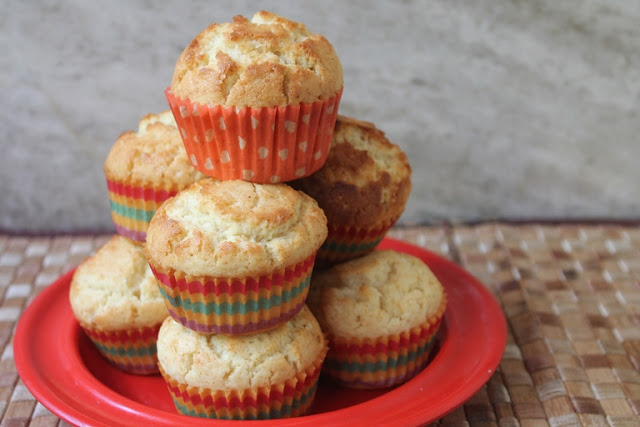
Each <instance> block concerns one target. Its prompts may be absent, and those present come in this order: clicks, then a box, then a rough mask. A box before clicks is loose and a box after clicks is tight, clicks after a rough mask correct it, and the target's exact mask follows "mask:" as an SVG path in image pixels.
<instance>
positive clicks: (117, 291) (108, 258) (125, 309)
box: [69, 236, 168, 331]
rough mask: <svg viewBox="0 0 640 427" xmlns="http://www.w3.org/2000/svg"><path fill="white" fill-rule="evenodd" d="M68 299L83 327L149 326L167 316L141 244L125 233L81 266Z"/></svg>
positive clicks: (127, 327) (118, 328)
mask: <svg viewBox="0 0 640 427" xmlns="http://www.w3.org/2000/svg"><path fill="white" fill-rule="evenodd" d="M69 300H70V302H71V308H72V310H73V314H74V316H75V317H76V319H78V321H79V322H80V324H81V325H82V326H83V327H88V328H91V329H96V330H101V331H118V330H124V329H129V328H143V327H150V326H153V325H157V324H159V323H160V322H162V321H163V320H164V318H165V317H167V316H168V313H167V308H166V307H165V304H164V300H163V299H162V296H161V295H160V292H159V290H158V285H157V284H156V281H155V278H154V277H153V273H152V272H151V269H150V268H149V264H148V263H147V259H146V258H145V256H144V252H143V248H142V245H140V244H138V243H135V242H133V241H131V240H129V239H127V238H126V237H122V236H113V237H112V238H111V239H110V240H109V241H108V242H107V243H106V244H105V245H104V246H102V247H101V248H100V249H99V250H98V251H97V252H96V254H95V255H93V256H91V257H89V258H87V259H86V260H85V261H83V262H82V263H81V264H80V265H79V266H78V268H77V270H76V272H75V274H74V275H73V279H72V280H71V288H70V290H69Z"/></svg>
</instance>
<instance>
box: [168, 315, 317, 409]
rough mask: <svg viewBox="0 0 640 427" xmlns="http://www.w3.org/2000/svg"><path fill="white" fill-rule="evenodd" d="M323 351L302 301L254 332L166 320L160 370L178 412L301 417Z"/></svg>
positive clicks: (314, 323) (313, 387)
mask: <svg viewBox="0 0 640 427" xmlns="http://www.w3.org/2000/svg"><path fill="white" fill-rule="evenodd" d="M326 352H327V344H326V340H325V339H324V337H323V335H322V331H321V330H320V326H319V325H318V322H317V321H316V319H315V318H314V317H313V315H312V314H311V312H310V311H309V309H308V308H307V307H303V308H302V310H300V312H299V313H298V314H297V315H296V316H295V317H293V318H292V319H291V320H289V321H288V322H286V323H284V324H283V325H280V326H279V327H277V328H275V329H272V330H270V331H267V332H264V333H260V334H255V335H241V336H238V335H235V336H229V335H220V334H214V335H202V334H198V333H196V332H194V331H192V330H190V329H187V328H184V327H183V326H182V325H180V324H179V323H177V322H176V321H175V320H173V319H172V318H168V319H167V320H165V322H164V323H163V325H162V327H161V328H160V333H159V336H158V359H159V366H160V371H161V373H162V375H163V377H164V379H165V381H166V383H167V386H168V388H169V392H170V393H171V395H172V397H173V401H174V403H175V405H176V408H177V410H178V412H180V413H181V414H184V415H195V416H199V417H207V418H219V419H243V420H248V419H268V418H285V417H294V416H298V415H303V414H304V413H305V411H306V410H307V409H308V408H309V406H310V405H311V403H312V401H313V399H314V396H315V392H316V385H317V381H318V376H319V374H320V371H321V366H322V362H323V360H324V357H325V355H326ZM214 402H215V404H214Z"/></svg>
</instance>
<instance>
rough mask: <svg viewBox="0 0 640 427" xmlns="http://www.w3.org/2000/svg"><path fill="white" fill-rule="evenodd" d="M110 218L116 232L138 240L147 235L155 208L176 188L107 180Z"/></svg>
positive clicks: (173, 194)
mask: <svg viewBox="0 0 640 427" xmlns="http://www.w3.org/2000/svg"><path fill="white" fill-rule="evenodd" d="M107 189H108V190H109V202H110V205H111V218H112V219H113V223H114V225H115V226H116V231H117V232H118V234H120V235H122V236H125V237H128V238H129V239H132V240H136V241H138V242H144V241H145V240H146V237H147V227H148V226H149V221H151V218H152V217H153V214H154V213H155V211H156V209H158V208H159V207H160V205H161V204H162V202H164V201H165V200H167V199H168V198H169V197H172V196H175V195H176V194H177V190H174V189H171V190H167V189H159V188H152V187H134V186H131V185H128V184H124V183H122V182H116V181H111V180H107Z"/></svg>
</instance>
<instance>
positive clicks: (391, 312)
mask: <svg viewBox="0 0 640 427" xmlns="http://www.w3.org/2000/svg"><path fill="white" fill-rule="evenodd" d="M443 298H444V293H443V288H442V285H441V284H440V282H439V281H438V279H437V278H436V277H435V276H434V275H433V273H432V272H431V270H430V269H429V268H428V267H427V266H426V265H425V264H424V263H423V262H422V261H421V260H420V259H418V258H416V257H413V256H411V255H407V254H404V253H400V252H395V251H390V250H385V251H374V252H372V253H370V254H368V255H366V256H364V257H362V258H358V259H355V260H351V261H348V262H345V263H343V264H339V265H336V266H334V267H332V268H331V269H329V270H325V271H322V272H318V273H316V274H314V275H313V277H312V280H311V288H310V290H309V296H308V299H307V303H308V305H309V307H310V308H311V310H312V311H313V313H314V315H315V316H316V318H317V319H318V322H319V323H320V325H321V327H322V329H323V330H324V331H325V332H327V333H328V334H329V335H331V336H341V337H360V338H361V337H368V338H373V337H378V336H383V335H391V334H398V333H400V332H402V331H406V330H409V329H411V328H413V327H415V326H418V325H420V324H421V323H423V322H424V321H425V319H427V318H429V317H431V316H434V315H435V314H436V313H437V311H438V308H439V307H440V305H441V302H442V300H443Z"/></svg>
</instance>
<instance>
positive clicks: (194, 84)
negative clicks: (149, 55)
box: [171, 11, 343, 108]
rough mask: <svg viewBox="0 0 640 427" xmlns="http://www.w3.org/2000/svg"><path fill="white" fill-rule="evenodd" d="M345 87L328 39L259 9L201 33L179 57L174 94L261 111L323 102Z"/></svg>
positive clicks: (338, 64) (194, 99) (206, 103)
mask: <svg viewBox="0 0 640 427" xmlns="http://www.w3.org/2000/svg"><path fill="white" fill-rule="evenodd" d="M342 84H343V82H342V65H341V64H340V60H339V59H338V57H337V55H336V52H335V51H334V49H333V46H332V45H331V43H329V41H328V40H327V39H326V38H324V37H323V36H321V35H319V34H313V33H311V32H310V31H309V30H308V29H307V28H306V27H305V26H304V25H303V24H299V23H297V22H293V21H290V20H288V19H285V18H283V17H281V16H278V15H276V14H273V13H270V12H265V11H260V12H258V13H256V14H255V15H254V16H253V18H252V19H251V20H250V21H249V20H248V19H247V18H245V17H243V16H236V17H234V18H233V22H230V23H222V24H217V23H213V24H211V25H210V26H209V27H207V28H206V29H205V30H203V31H202V32H201V33H200V34H198V35H197V36H196V38H194V39H193V41H192V42H191V43H190V44H189V46H187V47H186V48H185V50H184V51H183V52H182V54H181V55H180V57H179V58H178V61H177V63H176V66H175V70H174V73H173V78H172V81H171V90H172V91H173V93H174V94H175V95H176V96H178V97H180V98H183V99H184V98H188V99H190V100H191V102H196V103H199V104H203V105H224V106H235V107H238V108H243V107H254V108H260V107H275V106H283V105H298V104H300V103H311V102H315V101H318V100H325V99H328V98H330V97H332V96H334V95H335V94H336V92H337V91H338V90H339V89H341V88H342Z"/></svg>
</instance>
